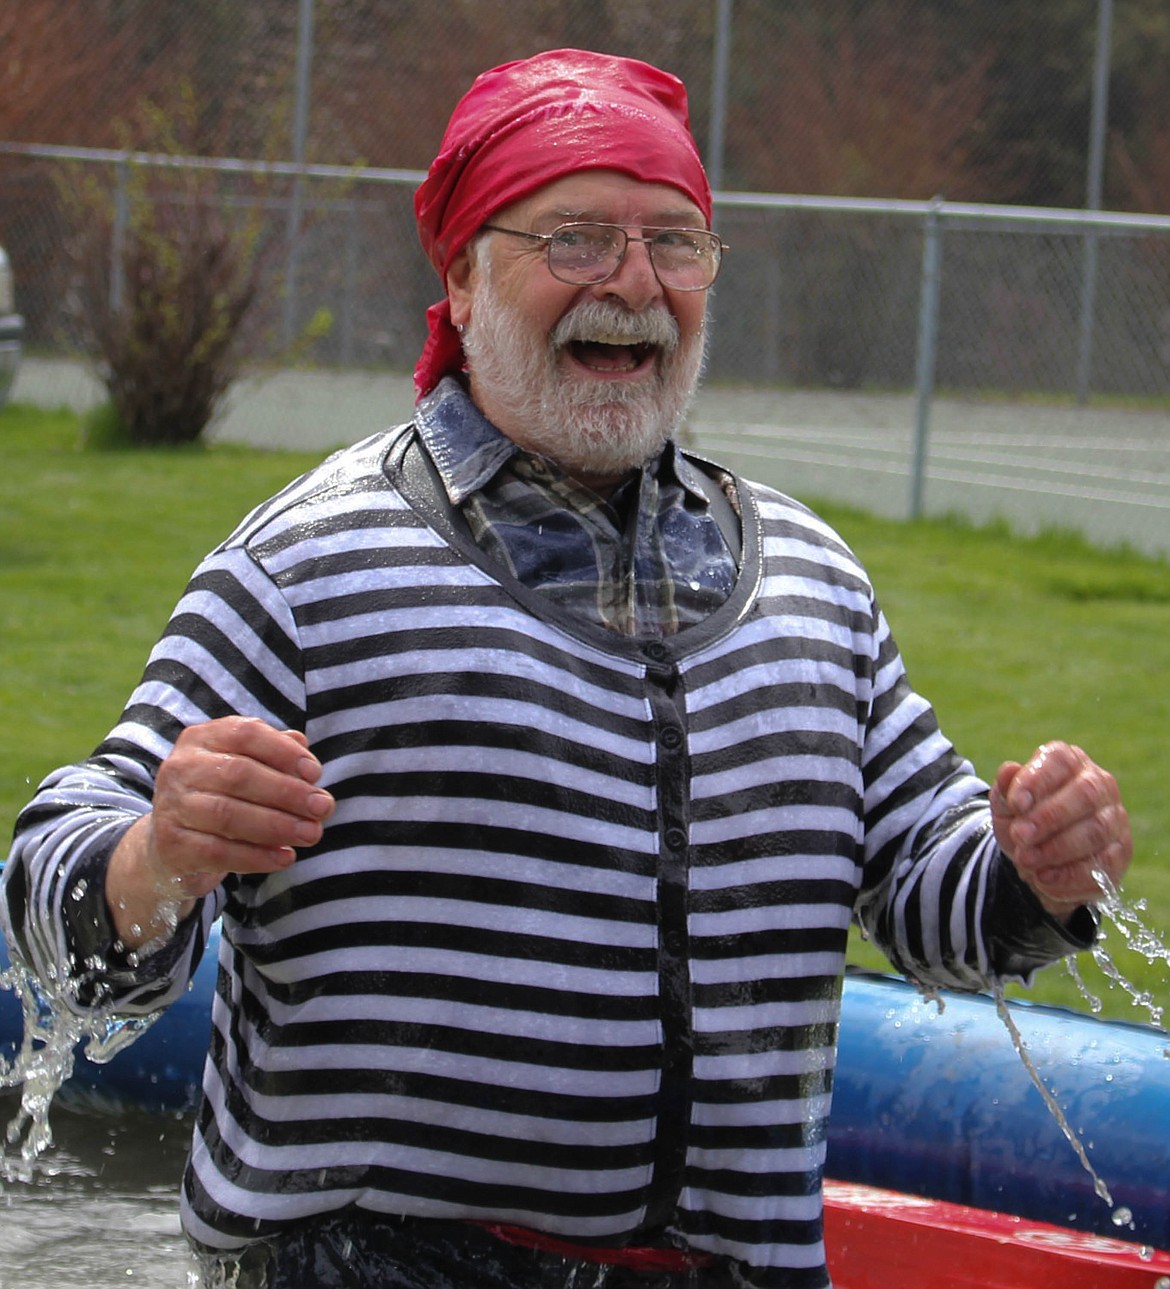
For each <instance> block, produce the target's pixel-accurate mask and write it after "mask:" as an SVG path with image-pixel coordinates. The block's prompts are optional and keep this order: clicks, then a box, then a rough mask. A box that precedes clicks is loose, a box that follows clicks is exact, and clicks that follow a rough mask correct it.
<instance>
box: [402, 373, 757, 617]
mask: <svg viewBox="0 0 1170 1289" xmlns="http://www.w3.org/2000/svg"><path fill="white" fill-rule="evenodd" d="M417 425H418V428H419V434H420V437H421V438H422V441H423V442H424V443H425V444H426V447H427V450H428V451H429V453H430V455H431V458H432V459H433V460H434V461H435V463H436V467H437V469H438V470H439V474H440V476H441V478H442V481H443V486H444V487H445V489H446V491H447V495H448V497H450V498H451V499H452V500H453V501H455V502H456V503H457V504H460V505H461V506H462V513H463V516H464V518H465V519H466V521H467V524H468V529H469V531H470V532H471V533H472V534H473V536H474V538H475V541H476V543H477V545H478V546H479V547H480V549H481V550H483V551H484V552H485V553H486V554H487V555H488V556H489V557H490V558H491V559H492V560H494V561H495V562H496V563H498V565H499V566H500V567H501V568H504V569H507V570H508V571H509V572H510V573H511V574H512V576H513V577H516V578H517V579H518V580H519V581H521V582H523V583H524V585H525V586H528V587H531V588H533V589H534V590H537V591H539V592H540V593H541V594H542V595H545V596H547V597H549V598H550V599H551V600H553V601H555V602H556V603H557V604H559V605H560V606H561V607H562V608H564V609H565V610H566V611H567V612H570V613H572V614H573V615H574V616H575V617H579V618H580V619H581V620H583V621H586V622H592V623H594V624H596V625H597V626H599V627H604V628H607V629H609V630H613V631H622V632H625V633H626V634H627V635H640V636H644V637H646V638H648V639H649V638H655V637H662V636H667V635H675V634H676V633H677V632H678V631H680V630H682V629H684V628H686V627H689V626H694V625H695V624H697V623H699V622H702V621H703V620H704V619H705V618H707V617H709V616H710V615H711V614H712V613H714V612H715V610H716V609H718V608H719V606H720V605H721V604H723V603H725V602H726V600H727V597H728V596H729V595H730V594H731V591H732V588H733V587H734V585H735V578H736V573H737V568H736V559H735V555H734V554H733V553H732V551H731V550H729V549H728V546H727V543H726V541H725V540H724V538H723V535H722V533H721V531H720V528H719V524H718V522H717V520H716V519H715V518H714V517H713V516H712V514H711V513H710V507H709V504H708V492H707V490H714V489H717V488H719V487H720V484H719V483H718V482H716V481H715V480H714V479H708V480H707V483H706V490H704V488H703V483H702V476H701V475H700V473H699V471H698V470H697V469H696V467H695V465H693V464H692V463H691V462H689V461H688V460H687V459H686V457H685V456H683V454H682V453H681V452H679V451H678V449H677V448H676V447H675V445H674V444H673V443H672V444H668V445H667V447H666V449H665V450H664V451H663V453H662V454H661V456H659V457H658V458H657V459H655V460H654V461H651V462H649V463H647V465H646V466H644V467H643V468H642V469H640V470H637V471H635V472H634V473H633V475H632V476H631V477H630V478H629V479H627V480H626V481H625V482H623V483H622V484H621V486H620V487H619V488H617V489H616V490H615V491H614V493H613V495H612V496H610V497H609V498H608V500H606V499H602V498H601V497H599V496H598V495H597V494H596V493H595V492H594V491H593V490H592V489H590V488H587V487H585V486H584V485H583V484H580V483H577V482H576V481H575V480H574V479H572V478H570V477H569V476H568V475H566V474H565V473H564V471H562V470H561V469H560V468H559V467H558V466H557V465H556V463H555V462H552V461H549V460H547V459H545V458H543V457H536V456H532V455H531V454H529V453H526V452H524V451H522V450H521V449H520V447H518V446H517V444H515V443H513V442H512V440H511V439H509V438H506V437H505V436H504V435H503V434H501V433H500V431H499V430H497V429H496V428H495V426H494V425H492V424H491V423H490V422H489V421H488V420H487V419H486V417H484V415H483V413H482V412H480V411H479V409H478V408H477V407H476V406H475V404H474V403H473V402H472V401H471V398H470V396H469V395H468V394H467V393H466V391H465V390H464V389H463V387H462V385H461V384H460V383H459V382H458V381H457V380H454V379H453V378H451V377H447V378H445V379H444V380H443V381H441V382H440V384H439V387H438V388H437V389H436V390H435V391H434V393H432V394H431V395H429V396H428V397H427V398H424V399H423V400H421V402H420V403H419V405H418V418H417Z"/></svg>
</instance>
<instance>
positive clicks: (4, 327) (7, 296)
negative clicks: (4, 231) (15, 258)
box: [0, 246, 24, 407]
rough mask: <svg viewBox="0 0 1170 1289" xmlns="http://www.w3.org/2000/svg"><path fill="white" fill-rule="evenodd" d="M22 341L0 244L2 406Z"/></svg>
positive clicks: (9, 274) (21, 323) (21, 327)
mask: <svg viewBox="0 0 1170 1289" xmlns="http://www.w3.org/2000/svg"><path fill="white" fill-rule="evenodd" d="M23 341H24V319H23V318H22V317H21V316H20V314H18V313H17V312H16V299H15V293H14V288H13V285H12V268H11V266H10V265H9V262H8V256H7V255H6V254H5V253H4V248H3V247H2V246H0V407H3V406H4V403H5V401H6V400H7V398H8V392H9V390H10V389H11V388H12V385H13V382H14V381H15V380H16V370H17V368H18V367H19V366H20V352H21V346H22V343H23Z"/></svg>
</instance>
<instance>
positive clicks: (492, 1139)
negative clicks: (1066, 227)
mask: <svg viewBox="0 0 1170 1289" xmlns="http://www.w3.org/2000/svg"><path fill="white" fill-rule="evenodd" d="M416 210H417V214H418V221H419V229H420V233H421V237H422V241H423V245H424V248H425V249H426V251H427V253H428V255H429V256H430V257H431V259H432V261H433V262H434V264H435V266H436V268H437V269H438V271H439V273H440V275H441V276H442V279H443V282H444V284H445V287H446V296H445V299H444V300H443V302H442V304H441V305H440V306H437V307H436V308H435V309H433V310H432V311H431V314H430V327H431V333H430V339H429V341H428V344H427V346H426V349H425V351H424V354H423V356H422V359H421V361H420V363H419V368H418V372H417V378H418V384H419V390H420V399H419V403H418V410H417V416H416V419H415V422H414V424H413V426H411V427H405V428H404V429H400V430H397V431H391V432H389V433H387V434H385V435H379V436H376V437H375V438H373V439H370V440H368V441H366V442H364V443H361V444H358V445H357V446H356V447H354V448H352V449H349V450H346V451H344V452H341V453H339V454H337V455H336V456H334V457H333V458H331V459H330V460H329V461H327V462H325V463H324V464H323V465H322V466H321V467H320V468H319V469H317V470H316V471H314V472H312V473H311V474H309V475H308V476H306V477H305V478H303V479H301V480H299V481H297V482H295V483H293V484H292V485H290V486H289V488H288V489H286V490H285V491H284V492H283V493H281V494H280V495H279V496H277V497H276V498H274V499H273V500H271V501H270V502H269V503H267V504H266V505H264V506H261V507H260V508H259V509H258V510H257V511H256V512H255V513H254V514H253V515H252V516H250V517H249V518H248V519H247V520H245V522H244V523H243V524H242V526H241V527H240V529H239V530H238V531H237V532H236V533H235V534H234V535H233V536H232V537H231V538H229V539H228V541H227V542H225V544H224V545H223V546H222V547H220V548H219V549H218V550H217V551H215V552H213V553H212V555H211V556H209V558H208V559H207V561H205V563H204V564H203V565H202V566H201V568H200V569H199V570H198V571H197V573H196V574H195V576H194V578H193V580H192V582H191V584H190V587H189V588H188V591H187V593H186V595H185V596H184V598H183V600H182V602H181V603H180V605H179V606H178V609H177V610H176V613H175V615H174V617H173V618H172V621H171V624H170V626H169V628H168V630H167V632H166V634H165V635H164V637H163V639H162V640H161V641H160V643H159V645H158V646H157V648H156V650H155V652H154V653H153V655H152V657H151V660H150V662H149V664H148V666H147V669H146V673H145V676H144V678H143V681H142V683H141V685H140V687H139V689H138V690H137V691H136V693H135V695H134V696H133V697H132V699H131V702H130V704H129V706H128V707H127V709H126V712H125V714H124V716H123V719H122V721H121V722H120V724H119V725H118V726H117V727H116V728H115V730H114V731H113V732H112V734H111V735H110V737H109V738H108V739H107V741H106V742H105V743H104V744H103V745H102V746H101V747H100V748H99V749H98V750H97V752H96V753H95V754H94V756H93V757H92V758H91V759H90V760H89V761H87V762H85V763H84V764H82V765H79V766H74V767H69V768H67V769H64V770H61V771H59V772H57V773H56V774H55V775H53V776H51V777H50V779H49V780H47V781H46V783H45V784H44V785H42V788H41V790H40V792H39V793H38V795H37V797H36V799H35V800H34V802H33V803H32V804H31V805H30V807H29V808H28V809H27V811H26V812H25V813H24V815H23V816H22V818H21V820H20V822H19V824H18V828H17V836H16V842H15V846H14V849H13V852H12V857H11V859H10V861H9V863H8V865H7V866H6V870H5V873H4V878H5V894H6V908H7V911H6V919H7V927H8V934H9V938H10V941H11V943H12V945H13V949H14V951H15V952H16V953H17V954H19V955H20V956H22V957H23V958H24V959H25V960H26V961H27V962H29V963H30V964H31V965H32V966H33V967H34V968H35V969H36V970H38V971H39V972H40V973H41V974H42V975H43V976H45V977H46V978H50V977H51V973H52V972H53V971H54V970H56V968H57V967H58V964H60V963H62V962H68V963H69V964H70V968H71V990H72V993H73V995H74V998H73V1001H72V1003H71V1005H74V1006H79V1007H80V1006H94V1005H97V1006H101V1005H105V1006H110V1007H113V1008H116V1009H117V1010H119V1011H121V1012H127V1013H135V1012H139V1013H146V1012H150V1011H152V1010H154V1009H157V1008H158V1007H161V1006H163V1005H165V1004H166V1003H167V1002H168V1001H169V1000H170V999H172V998H174V997H175V996H177V995H178V994H179V993H180V992H181V991H182V989H183V988H184V986H185V983H186V981H187V979H188V978H189V976H190V974H191V972H192V970H193V967H194V963H195V961H196V960H197V957H198V954H199V952H200V951H201V948H202V945H203V942H204V939H205V937H206V935H207V931H208V928H209V927H210V925H211V923H212V921H213V920H214V919H215V918H216V917H217V916H220V917H222V923H223V938H222V956H221V971H220V981H219V987H218V992H217V997H216V999H215V1004H214V1010H213V1018H212V1019H213V1025H212V1035H211V1045H210V1051H209V1056H208V1062H207V1067H206V1073H205V1078H204V1088H203V1103H202V1108H201V1110H200V1113H199V1116H198V1122H197V1126H196V1131H195V1140H194V1145H193V1148H192V1153H191V1159H190V1163H189V1166H188V1168H187V1171H186V1175H185V1179H184V1186H183V1200H182V1213H183V1221H184V1225H185V1229H186V1231H187V1233H188V1235H189V1237H190V1239H191V1241H192V1242H193V1244H194V1245H195V1247H196V1248H197V1249H199V1250H200V1251H201V1252H202V1254H203V1255H204V1257H205V1258H207V1259H208V1263H209V1266H210V1267H211V1270H212V1273H213V1275H218V1276H225V1275H226V1276H227V1277H228V1278H229V1282H230V1283H240V1284H264V1285H268V1286H274V1285H276V1286H286V1285H298V1286H299V1285H306V1284H319V1285H342V1284H345V1285H351V1284H352V1285H375V1284H376V1285H379V1286H386V1285H389V1286H418V1287H419V1289H423V1287H426V1289H433V1287H435V1286H448V1285H450V1286H465V1285H466V1286H480V1285H483V1286H505V1285H507V1286H513V1287H516V1289H526V1287H527V1286H540V1287H542V1289H543V1287H544V1286H550V1287H551V1286H558V1287H559V1286H585V1285H589V1286H603V1285H604V1286H610V1289H616V1287H617V1286H642V1289H657V1287H658V1286H682V1285H701V1286H709V1287H710V1289H722V1287H724V1286H733V1285H736V1286H760V1287H765V1286H774V1287H785V1289H791V1287H793V1286H799V1287H800V1289H813V1287H819V1286H824V1285H826V1284H827V1283H828V1278H827V1273H826V1270H825V1258H824V1249H823V1244H822V1240H821V1201H820V1182H821V1167H822V1163H823V1159H824V1145H825V1126H826V1117H827V1114H828V1108H829V1095H830V1090H831V1080H832V1067H833V1059H834V1050H835V1037H836V1022H837V1016H838V1007H839V998H840V988H841V975H842V970H843V964H844V954H845V948H846V937H847V931H848V926H849V923H850V920H851V917H853V916H855V915H856V916H858V917H859V918H860V919H861V921H862V922H863V923H864V925H865V926H866V928H867V929H868V931H869V932H870V933H871V934H872V935H873V936H874V937H875V938H876V939H877V940H878V941H879V942H880V943H881V944H882V945H883V947H884V948H885V949H886V951H887V952H888V953H889V955H890V957H891V959H892V961H893V962H894V963H895V964H896V965H897V966H899V967H900V968H901V969H902V970H904V971H906V972H907V973H909V974H911V975H913V976H915V977H916V978H918V979H920V980H922V981H924V982H928V983H933V984H937V985H942V986H954V987H957V988H963V989H970V988H978V987H981V986H982V985H984V984H986V983H987V982H988V981H989V980H990V979H992V978H993V977H997V976H1005V975H1006V976H1027V975H1028V974H1030V973H1031V972H1032V971H1033V970H1034V969H1035V968H1036V967H1038V966H1041V965H1043V964H1045V963H1047V962H1049V961H1051V960H1053V959H1055V958H1058V957H1060V956H1061V955H1064V954H1067V953H1071V952H1074V951H1076V950H1077V949H1080V948H1084V947H1086V946H1087V945H1089V944H1090V943H1091V942H1092V939H1093V936H1094V934H1095V927H1096V923H1095V920H1094V917H1093V914H1092V912H1091V909H1090V908H1088V907H1086V906H1087V905H1089V904H1091V902H1092V900H1093V899H1094V897H1095V896H1096V895H1098V894H1099V887H1098V884H1097V881H1096V877H1095V874H1096V873H1097V872H1104V873H1106V874H1107V875H1108V876H1109V877H1110V878H1111V879H1112V880H1114V881H1119V880H1120V878H1121V877H1122V875H1123V873H1124V871H1125V869H1126V866H1127V864H1128V862H1129V859H1130V852H1131V841H1130V835H1129V830H1128V824H1127V821H1126V816H1125V811H1124V809H1123V807H1122V805H1121V803H1120V800H1119V797H1118V793H1117V788H1116V785H1115V784H1114V782H1113V780H1112V778H1111V777H1110V776H1109V775H1108V774H1106V773H1105V772H1104V771H1103V770H1101V769H1100V768H1098V767H1097V766H1096V765H1095V764H1094V763H1093V762H1092V761H1090V760H1089V759H1088V757H1086V756H1085V755H1084V754H1083V753H1082V752H1080V751H1079V750H1077V749H1074V748H1071V747H1069V746H1067V745H1065V744H1061V743H1053V744H1049V745H1047V746H1046V747H1045V748H1042V749H1041V750H1040V751H1039V752H1037V753H1036V754H1035V755H1034V756H1033V757H1032V758H1031V760H1029V761H1028V762H1027V763H1026V764H1024V765H1020V764H1018V763H1015V762H1010V763H1007V764H1006V765H1005V766H1004V767H1003V769H1002V770H1001V771H1000V773H999V775H998V777H997V780H996V783H995V784H994V785H993V786H992V788H991V789H990V793H989V791H988V789H987V787H986V785H984V784H982V783H980V782H979V781H978V780H977V779H976V778H975V776H974V774H973V772H972V770H971V768H970V766H969V765H968V764H967V763H965V762H963V761H961V760H960V759H959V758H958V757H957V756H956V754H955V753H954V751H953V750H952V748H951V746H950V745H949V743H947V742H946V740H945V739H944V738H943V736H942V735H941V734H940V732H939V730H938V728H937V725H936V723H935V720H934V716H933V713H932V711H931V709H930V707H929V705H928V704H927V703H926V702H925V701H923V700H922V699H921V698H919V697H918V696H917V695H916V694H915V693H914V692H913V691H912V690H911V689H910V688H909V686H908V684H907V681H906V678H905V675H904V673H903V670H902V667H901V663H900V660H899V656H898V653H897V650H896V648H895V646H894V644H893V641H892V638H891V637H890V635H889V632H888V630H887V627H886V624H885V621H884V619H883V618H882V616H881V614H880V612H879V610H878V608H877V606H876V602H875V600H874V597H873V593H872V590H871V588H870V586H869V583H868V581H867V579H866V577H865V574H864V571H863V570H862V569H861V568H860V566H859V565H858V563H857V561H856V560H855V559H854V557H853V556H852V555H851V554H850V552H849V551H848V550H847V549H846V548H845V547H844V545H843V544H842V543H841V542H840V540H839V539H838V538H837V537H836V536H835V535H834V534H833V533H832V532H831V531H830V530H828V529H827V528H826V527H825V526H824V525H823V524H822V523H821V522H820V521H819V520H818V519H817V518H816V517H815V516H813V515H811V514H809V513H808V512H807V511H806V510H805V509H803V508H802V507H800V506H799V505H797V504H795V503H793V502H791V501H789V500H788V499H786V498H784V497H782V496H780V495H778V494H777V493H775V492H773V491H771V490H769V489H766V488H762V487H758V486H756V485H753V484H750V483H748V482H746V481H743V480H740V479H735V478H732V477H731V476H730V475H729V474H727V473H726V472H724V471H722V470H720V469H718V468H716V467H714V466H711V465H708V464H707V463H705V462H701V461H699V460H696V459H693V458H691V457H688V456H686V455H685V454H683V453H682V452H680V451H679V449H678V448H677V447H676V446H675V444H674V442H673V439H672V435H673V434H674V433H675V431H676V430H677V429H678V427H679V424H680V421H681V418H682V416H683V414H684V411H685V409H686V406H687V403H688V400H689V399H690V397H691V394H692V392H693V389H694V386H695V382H696V380H697V378H698V374H699V369H700V366H701V361H702V354H703V345H704V335H705V332H704V328H705V319H706V297H707V293H708V291H709V289H710V287H711V284H712V282H713V281H714V279H715V275H716V272H717V270H718V266H719V260H720V256H721V255H722V253H723V250H724V248H723V247H722V245H721V243H720V241H719V239H718V237H717V236H716V235H714V234H713V233H712V232H711V229H710V217H711V194H710V191H709V188H708V185H707V180H706V177H705V175H704V173H703V169H702V166H701V164H700V162H699V158H698V154H697V151H696V149H695V145H694V143H693V141H692V138H691V135H690V133H689V130H688V126H687V111H686V101H685V95H684V93H683V90H682V87H681V85H679V83H678V82H677V81H675V80H674V78H672V77H670V76H668V75H666V74H665V73H662V72H660V71H658V70H656V69H654V68H651V67H648V66H646V65H645V64H642V63H637V62H632V61H629V60H623V59H616V58H610V57H604V56H601V55H595V54H589V53H584V52H581V51H571V50H570V51H558V52H555V53H550V54H545V55H541V56H538V57H536V58H533V59H530V60H526V61H524V62H520V63H515V64H509V65H507V66H505V67H502V68H497V69H494V70H493V71H491V72H488V73H485V74H484V75H483V76H482V77H480V78H479V80H477V81H476V83H475V85H474V86H473V87H472V89H471V90H470V91H469V93H468V94H467V96H466V97H465V98H464V99H463V100H462V101H461V103H460V104H459V106H458V107H457V108H456V110H455V113H454V115H453V117H452V120H451V124H450V126H449V129H448V132H447V135H446V137H445V139H444V142H443V147H442V150H441V151H440V154H439V156H438V158H437V159H436V161H435V163H434V165H433V166H432V168H431V171H430V173H429V176H428V178H427V180H426V182H425V183H424V184H423V185H422V187H421V188H420V190H419V193H418V196H417V201H416ZM989 796H990V803H989ZM233 1276H234V1277H236V1279H232V1278H231V1277H233ZM217 1282H219V1281H217Z"/></svg>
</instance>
